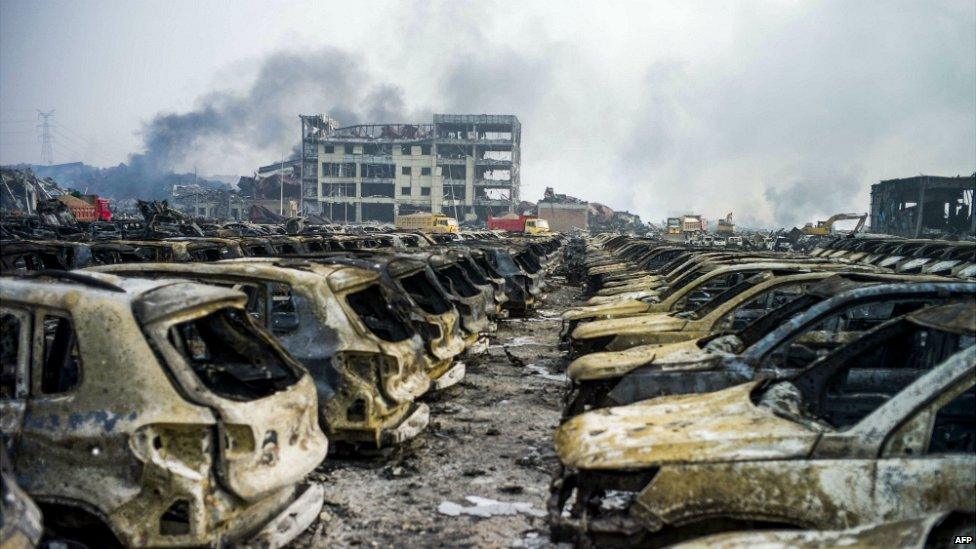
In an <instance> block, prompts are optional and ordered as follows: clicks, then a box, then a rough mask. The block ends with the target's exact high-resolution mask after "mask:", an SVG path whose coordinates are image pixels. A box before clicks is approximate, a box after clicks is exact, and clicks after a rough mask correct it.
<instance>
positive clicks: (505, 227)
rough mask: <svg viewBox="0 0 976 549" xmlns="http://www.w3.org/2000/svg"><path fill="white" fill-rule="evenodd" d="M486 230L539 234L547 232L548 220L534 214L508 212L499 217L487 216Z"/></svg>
mask: <svg viewBox="0 0 976 549" xmlns="http://www.w3.org/2000/svg"><path fill="white" fill-rule="evenodd" d="M487 225H488V230H490V231H508V232H510V233H525V234H540V233H548V232H549V222H548V221H546V220H545V219H542V218H540V217H537V216H534V215H515V214H508V215H503V216H501V217H491V216H488V224H487Z"/></svg>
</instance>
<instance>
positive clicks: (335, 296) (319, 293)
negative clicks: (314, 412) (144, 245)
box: [94, 259, 430, 447]
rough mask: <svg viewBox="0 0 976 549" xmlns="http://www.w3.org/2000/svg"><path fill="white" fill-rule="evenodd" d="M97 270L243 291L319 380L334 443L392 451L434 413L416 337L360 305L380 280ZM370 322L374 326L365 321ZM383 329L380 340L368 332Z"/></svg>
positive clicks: (251, 265)
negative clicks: (421, 399)
mask: <svg viewBox="0 0 976 549" xmlns="http://www.w3.org/2000/svg"><path fill="white" fill-rule="evenodd" d="M94 270H97V271H101V272H110V273H113V274H119V275H126V276H138V277H149V278H164V277H178V278H188V279H192V280H195V281H199V282H205V283H207V284H215V285H220V286H227V287H232V288H236V289H238V290H240V291H243V292H244V293H245V294H247V296H248V302H247V310H248V312H249V314H250V315H251V317H252V318H254V319H255V321H256V322H258V323H259V324H261V325H263V326H265V328H266V329H267V330H269V331H270V332H271V333H272V334H274V336H275V337H276V338H277V339H278V341H280V342H281V344H282V345H283V346H284V347H285V348H286V349H288V350H289V351H290V352H291V353H292V355H293V356H294V357H295V358H297V359H298V360H300V361H301V362H302V364H303V365H304V366H305V367H306V368H307V369H308V371H309V373H310V374H311V375H312V378H313V379H314V380H315V387H316V390H317V393H318V402H319V419H320V421H321V424H322V427H323V429H325V431H326V433H327V434H328V435H329V437H330V439H332V440H333V441H336V442H338V441H342V442H346V443H350V444H352V445H366V446H367V447H369V446H372V447H375V446H388V445H392V444H398V443H401V442H403V441H405V440H408V439H411V438H413V437H415V436H416V435H417V434H419V433H420V432H422V431H423V429H424V428H426V426H427V422H428V417H429V410H428V408H427V406H426V405H425V404H420V403H415V402H414V399H415V398H416V397H417V396H420V395H421V394H423V393H424V392H425V391H426V390H427V388H428V387H429V384H430V382H429V380H428V378H427V376H426V375H425V374H424V372H423V370H422V369H421V368H422V366H423V363H422V362H421V363H418V362H417V361H418V358H417V353H416V351H415V349H414V348H413V346H412V342H411V341H410V340H411V339H416V336H414V335H413V332H412V331H410V330H406V329H403V328H402V327H398V323H399V319H397V318H396V317H394V316H393V315H392V313H389V312H387V311H386V310H385V309H384V308H383V307H382V306H379V307H376V308H375V309H374V308H372V307H370V308H369V309H368V310H366V309H363V308H362V307H364V306H366V305H361V304H360V302H367V303H368V302H369V300H370V299H371V297H375V296H374V294H377V293H379V292H380V290H379V289H378V287H377V278H378V277H377V275H376V274H375V273H373V272H370V271H366V270H362V269H359V268H356V267H353V266H331V267H330V266H328V265H314V264H310V263H308V262H305V261H301V260H288V259H281V260H242V261H227V262H217V263H154V264H135V265H112V266H106V267H98V268H95V269H94ZM346 286H348V287H346ZM357 290H358V291H357ZM353 305H356V307H355V308H354V307H353ZM363 313H365V314H368V315H370V316H369V318H364V317H362V316H360V315H361V314H363ZM384 325H386V327H385V328H382V329H381V328H377V333H375V334H374V332H373V331H372V329H371V328H370V326H373V327H376V326H380V327H382V326H384ZM397 339H398V341H390V340H397ZM420 359H421V360H422V355H421V357H420Z"/></svg>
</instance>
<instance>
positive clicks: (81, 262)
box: [0, 240, 93, 272]
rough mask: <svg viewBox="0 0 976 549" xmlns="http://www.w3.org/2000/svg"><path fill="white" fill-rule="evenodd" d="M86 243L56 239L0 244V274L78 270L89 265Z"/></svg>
mask: <svg viewBox="0 0 976 549" xmlns="http://www.w3.org/2000/svg"><path fill="white" fill-rule="evenodd" d="M92 261H93V260H92V251H91V248H90V247H89V246H88V244H84V243H80V242H62V241H57V240H3V241H0V272H16V271H21V272H24V271H43V270H49V269H52V270H64V271H70V270H71V269H79V268H81V267H87V266H88V265H91V264H92Z"/></svg>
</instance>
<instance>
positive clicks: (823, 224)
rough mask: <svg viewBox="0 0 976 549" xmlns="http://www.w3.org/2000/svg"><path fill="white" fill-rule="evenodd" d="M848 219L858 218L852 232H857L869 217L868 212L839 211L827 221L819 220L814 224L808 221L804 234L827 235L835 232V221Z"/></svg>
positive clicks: (804, 227)
mask: <svg viewBox="0 0 976 549" xmlns="http://www.w3.org/2000/svg"><path fill="white" fill-rule="evenodd" d="M846 219H857V220H858V221H857V226H855V227H854V230H853V231H851V232H852V233H856V232H858V231H860V230H861V229H863V228H864V222H865V221H867V219H868V214H856V213H839V214H835V215H832V216H830V217H828V218H827V220H826V221H817V225H816V226H814V225H813V223H807V224H806V225H804V226H803V234H808V235H814V236H827V235H829V234H832V233H833V232H834V223H835V222H837V221H844V220H846Z"/></svg>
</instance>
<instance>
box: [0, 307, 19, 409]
mask: <svg viewBox="0 0 976 549" xmlns="http://www.w3.org/2000/svg"><path fill="white" fill-rule="evenodd" d="M22 329H23V326H22V325H21V322H20V319H19V318H17V316H16V315H14V314H11V313H6V314H4V315H3V317H2V318H0V399H2V400H9V399H12V398H16V396H17V372H18V370H19V363H20V352H21V349H20V334H21V330H22Z"/></svg>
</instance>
